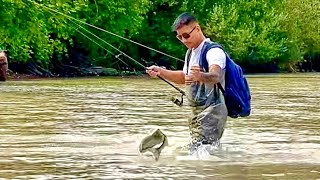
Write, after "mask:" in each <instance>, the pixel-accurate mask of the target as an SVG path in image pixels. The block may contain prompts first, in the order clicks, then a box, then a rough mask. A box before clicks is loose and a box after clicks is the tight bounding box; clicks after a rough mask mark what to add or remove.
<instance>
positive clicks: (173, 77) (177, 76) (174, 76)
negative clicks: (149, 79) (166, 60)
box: [160, 69, 184, 84]
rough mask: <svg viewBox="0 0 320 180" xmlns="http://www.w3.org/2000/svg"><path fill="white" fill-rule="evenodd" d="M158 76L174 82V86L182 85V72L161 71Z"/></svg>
mask: <svg viewBox="0 0 320 180" xmlns="http://www.w3.org/2000/svg"><path fill="white" fill-rule="evenodd" d="M160 76H161V77H163V78H165V79H167V80H169V81H171V82H174V83H176V84H184V73H183V71H179V70H177V71H173V70H167V69H161V71H160Z"/></svg>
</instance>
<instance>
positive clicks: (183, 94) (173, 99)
mask: <svg viewBox="0 0 320 180" xmlns="http://www.w3.org/2000/svg"><path fill="white" fill-rule="evenodd" d="M29 1H30V2H31V3H34V4H36V5H38V6H41V7H43V8H46V9H48V10H50V11H52V12H55V13H57V14H60V15H63V16H65V17H67V18H68V19H69V20H70V19H72V20H75V21H78V22H80V23H82V24H85V25H87V26H90V27H93V28H95V29H98V30H100V31H103V32H106V33H109V34H111V35H113V36H116V37H118V38H121V39H124V40H126V41H129V42H131V43H134V44H137V45H139V46H142V47H144V48H147V49H149V50H153V51H155V52H158V53H160V54H163V55H165V56H168V57H171V58H173V59H176V60H179V61H182V62H183V60H181V59H178V58H176V57H173V56H171V55H168V54H166V53H163V52H161V51H158V50H156V49H153V48H150V47H148V46H145V45H143V44H140V43H138V42H135V41H132V40H130V39H127V38H124V37H122V36H119V35H117V34H114V33H112V32H109V31H107V30H104V29H102V28H99V27H97V26H94V25H91V24H89V23H86V22H84V21H81V20H78V19H76V18H74V17H72V16H69V15H66V14H64V13H61V12H59V11H56V10H54V9H51V8H49V7H46V6H44V5H41V4H39V3H37V2H34V1H31V0H29ZM71 22H73V21H71ZM73 23H74V24H77V23H75V22H73ZM77 25H78V26H79V27H80V28H81V29H84V30H85V31H86V32H88V33H90V34H91V35H92V36H94V37H96V38H97V39H99V40H101V41H102V42H104V43H106V44H107V45H109V46H110V47H112V48H113V49H115V50H117V51H119V52H120V53H121V54H123V55H124V56H126V57H128V58H129V59H130V60H132V61H134V62H135V63H137V64H138V65H140V66H141V67H143V68H145V69H146V66H144V65H143V64H141V63H140V62H138V61H137V60H135V59H133V58H132V57H130V56H129V55H127V54H125V53H124V52H122V51H121V50H119V49H118V48H116V47H114V46H113V45H111V44H110V43H108V42H106V41H105V40H103V39H101V38H100V37H99V36H97V35H95V34H93V33H92V32H90V31H89V30H87V29H85V28H84V27H82V26H80V25H79V24H77ZM76 31H78V30H76ZM78 32H79V31H78ZM80 33H81V34H82V35H84V34H83V33H82V32H80ZM84 36H85V35H84ZM85 37H87V36H85ZM87 38H88V39H91V38H89V37H87ZM93 42H94V43H96V42H95V41H93ZM96 44H97V45H98V46H100V47H101V45H99V44H98V43H96ZM102 48H103V49H105V48H104V47H102ZM107 51H108V50H107ZM121 61H122V60H121ZM157 77H158V78H159V79H161V80H163V81H164V82H166V83H167V84H169V85H170V86H171V87H173V88H174V89H176V90H177V91H178V92H180V93H181V100H179V99H177V98H175V97H172V101H173V102H174V103H175V104H176V105H178V106H181V105H182V103H183V96H185V95H186V93H185V92H184V91H183V90H181V89H180V88H178V87H176V86H175V85H173V84H172V83H171V82H169V81H168V80H166V79H164V78H163V77H161V76H159V75H157Z"/></svg>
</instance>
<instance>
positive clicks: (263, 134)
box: [0, 73, 320, 180]
mask: <svg viewBox="0 0 320 180" xmlns="http://www.w3.org/2000/svg"><path fill="white" fill-rule="evenodd" d="M247 77H248V82H249V84H250V87H251V93H252V115H251V116H250V117H248V118H241V119H240V118H239V119H231V118H230V119H228V122H227V127H226V130H225V133H224V135H223V138H222V147H221V149H220V150H219V151H218V152H217V155H216V156H212V157H211V158H209V159H205V160H202V159H190V158H188V156H187V155H185V154H181V153H179V152H177V149H179V147H181V146H184V145H186V144H187V143H188V142H189V132H188V127H187V115H188V114H189V110H190V109H189V108H188V107H183V108H180V107H177V106H176V105H174V104H173V103H172V102H171V101H170V99H171V96H172V95H179V94H178V93H177V92H176V91H175V90H174V89H173V88H172V87H170V86H168V85H167V84H165V83H164V82H162V81H160V80H157V79H149V78H134V79H129V78H84V79H55V80H28V81H7V82H4V83H0V92H1V93H0V106H1V109H0V178H2V179H290V180H291V179H297V180H298V179H299V180H300V179H320V110H319V107H320V74H317V73H313V74H271V75H248V76H247ZM181 88H182V87H181ZM157 128H159V129H161V130H162V131H163V132H164V133H165V134H166V135H167V136H168V141H169V146H168V147H166V148H165V149H164V150H163V152H162V154H161V156H160V159H159V161H157V162H156V161H154V160H153V159H152V158H151V157H150V156H147V155H140V154H139V153H138V146H139V143H140V141H141V139H142V138H143V137H145V136H147V135H148V134H150V132H151V131H152V130H154V129H157Z"/></svg>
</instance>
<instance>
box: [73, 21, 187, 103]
mask: <svg viewBox="0 0 320 180" xmlns="http://www.w3.org/2000/svg"><path fill="white" fill-rule="evenodd" d="M73 23H74V24H77V23H75V22H73ZM77 25H78V26H79V27H80V28H81V29H83V30H85V31H86V32H88V33H90V34H91V35H92V36H94V37H96V38H97V39H99V40H100V41H102V42H104V43H106V44H107V45H109V46H110V47H112V48H113V49H115V50H117V51H119V52H120V53H121V54H123V55H124V56H126V57H128V58H129V59H131V60H132V61H134V62H135V63H137V64H138V65H140V66H141V67H143V68H144V69H147V67H146V66H144V65H143V64H141V63H140V62H138V61H137V60H135V59H133V58H132V57H130V56H129V55H127V54H126V53H124V52H122V51H121V50H119V49H118V48H116V47H114V46H113V45H112V44H110V43H108V42H107V41H105V40H103V39H101V38H100V37H99V36H97V35H95V34H94V33H92V32H90V31H89V30H87V29H85V28H84V27H82V26H81V25H79V24H77ZM99 46H100V45H99ZM157 77H158V78H160V79H161V80H163V81H164V82H166V83H167V84H169V85H170V86H172V87H173V88H175V89H176V90H177V91H179V92H180V93H181V94H182V95H183V96H185V95H186V94H185V92H184V91H183V90H181V89H180V88H178V87H176V86H175V85H173V84H172V83H171V82H169V81H168V80H166V79H164V78H163V77H161V76H159V75H157ZM177 100H178V99H175V100H174V102H176V101H177ZM179 103H180V102H179ZM181 103H182V102H181Z"/></svg>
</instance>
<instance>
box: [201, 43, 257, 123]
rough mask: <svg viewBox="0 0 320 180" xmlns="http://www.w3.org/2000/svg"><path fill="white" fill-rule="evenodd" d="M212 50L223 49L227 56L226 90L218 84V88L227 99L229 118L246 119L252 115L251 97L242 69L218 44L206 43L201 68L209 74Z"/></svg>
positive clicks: (202, 53)
mask: <svg viewBox="0 0 320 180" xmlns="http://www.w3.org/2000/svg"><path fill="white" fill-rule="evenodd" d="M211 48H221V49H222V50H223V51H224V52H225V54H226V73H225V89H223V87H222V86H221V84H220V83H218V88H219V89H220V90H221V92H222V93H223V95H224V97H225V103H226V106H227V109H228V116H230V117H232V118H237V117H239V116H240V117H245V116H249V115H250V111H251V105H250V101H251V95H250V89H249V86H248V83H247V80H246V78H245V77H244V75H243V72H242V68H241V67H240V66H239V65H237V64H236V63H235V62H234V61H233V60H232V59H231V58H230V57H229V55H228V54H227V52H226V51H225V50H224V49H223V48H222V47H221V46H220V45H219V44H217V43H212V42H211V43H210V42H206V43H205V44H204V47H203V48H202V52H201V59H200V67H203V68H204V69H205V70H206V72H209V67H208V61H207V60H206V54H207V52H208V51H209V49H211Z"/></svg>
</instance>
